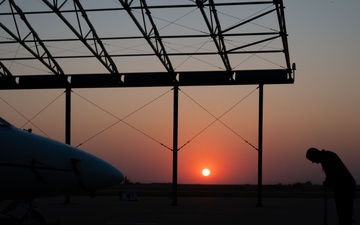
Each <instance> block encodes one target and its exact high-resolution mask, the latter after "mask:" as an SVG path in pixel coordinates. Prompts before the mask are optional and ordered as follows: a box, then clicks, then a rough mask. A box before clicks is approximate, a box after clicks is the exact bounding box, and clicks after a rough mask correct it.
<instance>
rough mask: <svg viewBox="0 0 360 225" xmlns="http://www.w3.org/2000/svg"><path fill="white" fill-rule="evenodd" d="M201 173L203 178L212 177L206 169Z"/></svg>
mask: <svg viewBox="0 0 360 225" xmlns="http://www.w3.org/2000/svg"><path fill="white" fill-rule="evenodd" d="M201 173H202V175H203V176H205V177H207V176H209V175H210V170H209V169H206V168H205V169H203V170H202V172H201Z"/></svg>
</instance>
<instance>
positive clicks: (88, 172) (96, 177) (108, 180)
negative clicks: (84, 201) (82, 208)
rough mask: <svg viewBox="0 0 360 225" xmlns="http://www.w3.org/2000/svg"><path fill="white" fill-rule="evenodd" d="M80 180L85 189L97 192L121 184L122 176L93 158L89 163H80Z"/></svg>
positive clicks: (110, 166)
mask: <svg viewBox="0 0 360 225" xmlns="http://www.w3.org/2000/svg"><path fill="white" fill-rule="evenodd" d="M81 164H82V165H81V168H82V171H83V172H82V173H81V172H80V179H81V180H82V182H83V185H84V186H85V188H86V189H89V190H99V189H103V188H106V187H111V186H114V185H116V184H119V183H121V182H122V181H123V180H124V175H123V174H122V173H121V172H120V171H119V170H118V169H117V168H115V167H114V166H112V165H111V164H109V163H107V162H105V161H103V160H101V159H99V158H94V159H93V160H92V161H91V162H86V163H85V162H81Z"/></svg>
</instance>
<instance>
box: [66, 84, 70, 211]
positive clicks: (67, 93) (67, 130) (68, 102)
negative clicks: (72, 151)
mask: <svg viewBox="0 0 360 225" xmlns="http://www.w3.org/2000/svg"><path fill="white" fill-rule="evenodd" d="M65 143H66V144H68V145H70V143H71V88H69V87H68V88H66V90H65ZM65 204H70V195H68V194H66V195H65Z"/></svg>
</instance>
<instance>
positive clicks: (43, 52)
mask: <svg viewBox="0 0 360 225" xmlns="http://www.w3.org/2000/svg"><path fill="white" fill-rule="evenodd" d="M3 3H4V2H3ZM9 4H10V8H11V12H12V13H13V14H14V15H15V11H16V14H18V15H19V16H20V18H21V20H22V21H23V22H24V23H25V25H26V26H27V28H28V29H29V30H30V32H29V33H28V34H27V35H25V36H22V35H21V31H20V30H19V26H18V20H17V18H16V17H15V16H13V18H14V23H15V27H16V34H15V33H13V32H12V31H11V30H10V29H8V28H7V27H6V26H5V25H4V24H3V23H1V22H0V27H2V28H3V29H4V30H5V31H6V32H7V33H8V34H9V35H10V36H11V37H12V38H13V39H14V40H16V42H18V43H19V44H21V45H22V46H23V47H24V48H25V49H27V50H28V51H29V52H30V53H31V54H32V55H33V56H34V57H35V58H36V59H38V60H39V61H40V62H41V63H42V64H44V65H45V66H46V67H47V68H48V69H49V70H50V71H51V72H52V73H54V74H55V75H63V74H64V72H63V70H62V69H61V67H60V65H59V64H58V63H57V62H56V60H55V59H54V57H53V56H52V55H51V53H50V51H49V50H48V49H47V48H46V46H45V44H44V42H43V41H42V40H41V39H40V37H39V36H38V34H37V33H36V31H35V30H34V29H33V27H32V26H31V24H30V22H29V21H28V20H27V18H26V15H25V14H24V13H23V11H22V10H21V9H20V7H19V6H17V5H16V4H15V2H14V0H9ZM14 10H15V11H14ZM19 22H20V21H19ZM30 37H32V38H33V39H32V43H33V44H34V45H35V50H33V49H32V48H31V47H30V46H28V45H27V43H29V42H27V39H28V38H30ZM8 74H10V73H8Z"/></svg>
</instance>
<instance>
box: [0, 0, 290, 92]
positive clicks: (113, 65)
mask: <svg viewBox="0 0 360 225" xmlns="http://www.w3.org/2000/svg"><path fill="white" fill-rule="evenodd" d="M15 1H16V0H3V1H1V2H0V5H1V6H2V8H3V9H5V7H3V6H4V5H5V4H9V10H8V11H6V10H0V21H1V22H0V31H1V30H4V31H5V32H6V34H7V36H6V37H5V36H4V35H0V52H1V51H2V52H5V53H7V52H11V51H9V50H8V49H9V48H10V47H13V49H12V52H15V51H16V49H15V50H14V48H15V47H14V46H18V45H19V44H20V45H21V46H22V47H23V48H24V49H21V51H22V52H21V53H22V54H15V56H14V55H11V54H1V55H0V89H17V88H18V89H23V88H27V89H31V88H63V87H65V86H66V87H76V88H94V87H135V86H140V87H142V86H172V85H174V81H176V83H177V84H179V85H241V84H274V83H293V82H294V73H293V70H294V68H295V67H294V66H293V67H291V61H290V54H289V44H288V41H287V35H288V34H287V31H286V23H285V14H284V5H283V1H282V0H271V1H270V0H269V1H259V0H252V1H240V0H239V1H229V2H223V1H221V2H217V1H216V0H194V1H192V2H190V3H189V1H186V3H181V2H180V1H179V2H177V3H171V2H170V3H168V2H164V3H161V4H159V3H157V4H156V2H157V1H146V0H139V1H133V0H119V1H118V2H115V1H113V2H111V4H113V5H112V6H107V5H106V7H103V8H101V7H102V4H97V5H96V7H94V4H95V3H90V2H87V1H80V0H42V1H41V2H40V1H36V3H37V4H40V3H41V4H42V5H40V6H41V7H42V8H41V7H40V8H41V9H37V8H36V9H35V7H34V8H31V7H29V5H30V4H31V3H30V1H31V0H29V1H26V3H24V2H21V3H20V1H18V3H17V4H16V3H15ZM39 2H40V3H39ZM109 2H110V1H109ZM27 4H28V5H27ZM91 4H92V5H91ZM108 4H109V3H108ZM244 7H249V8H251V9H253V8H257V7H259V10H258V11H255V12H254V13H252V14H249V15H247V16H246V17H244V18H241V17H242V13H240V12H239V11H240V10H242V9H243V8H244ZM168 10H169V13H167V11H168ZM189 11H190V12H189ZM171 12H175V13H178V12H184V13H183V14H182V15H183V16H184V17H185V16H186V15H187V14H190V13H192V16H193V17H194V18H196V20H194V21H190V22H189V21H186V17H185V19H184V20H185V21H186V22H187V23H186V22H184V23H186V24H185V25H183V24H181V23H180V22H178V20H180V19H183V17H176V18H173V17H171V16H168V17H165V16H164V17H162V14H161V13H164V14H165V15H166V13H167V14H171ZM242 12H245V13H246V12H247V11H242ZM109 14H111V15H112V16H113V17H116V16H119V17H121V21H116V20H115V21H106V24H105V25H102V26H103V27H99V25H98V24H99V18H101V16H99V15H104V17H105V16H106V15H109ZM36 16H47V17H49V18H51V19H53V20H58V21H60V22H61V23H62V24H63V25H65V26H63V25H62V27H66V28H68V29H70V31H71V32H70V33H72V34H73V35H68V33H69V32H68V31H67V32H64V35H60V36H59V37H55V38H54V37H52V36H51V35H47V34H46V33H45V32H47V31H46V30H44V29H42V28H41V26H39V25H38V24H32V23H34V22H33V20H31V19H32V18H33V17H36ZM9 18H12V19H11V20H10V19H9ZM28 18H29V19H28ZM228 18H230V19H229V20H231V23H230V22H228V21H225V19H228ZM59 19H60V20H59ZM270 20H273V21H272V25H271V28H268V27H267V26H268V25H267V24H266V25H261V23H262V22H264V23H268V21H270ZM3 21H4V22H3ZM5 21H6V22H5ZM9 21H12V22H11V23H9ZM129 21H130V22H129ZM122 23H124V24H126V26H124V27H121V26H120V25H121V24H122ZM164 24H165V25H164ZM199 24H200V25H201V24H202V25H203V26H202V27H200V25H199ZM116 25H119V26H116ZM104 27H106V28H108V29H109V30H110V32H106V33H105V34H104V33H102V32H103V31H104ZM164 27H166V28H167V27H171V29H172V30H173V31H177V30H178V29H179V32H168V31H167V30H166V29H164ZM249 27H251V29H250V28H249ZM269 27H270V26H269ZM99 28H101V29H99ZM134 28H135V29H134ZM257 28H259V29H257ZM169 30H170V29H169ZM135 31H136V32H135ZM139 34H140V35H139ZM209 40H210V41H209ZM134 43H137V44H134ZM272 43H276V44H277V46H276V47H274V46H271V44H272ZM9 46H10V47H9ZM54 46H55V47H54ZM58 46H61V48H63V49H65V50H64V51H59V50H58V49H56V47H58ZM69 46H71V47H69ZM72 46H76V47H79V48H81V47H85V49H86V52H81V51H71V50H68V49H71V48H72ZM119 46H125V47H122V48H121V49H120V50H118V49H119V48H120V47H119ZM138 46H145V47H141V48H140V47H138ZM54 49H55V50H54ZM149 49H150V50H149ZM56 50H58V51H56ZM25 51H26V52H25ZM28 53H30V55H29V54H28ZM267 56H274V57H275V56H276V59H277V60H278V59H281V62H280V63H279V62H276V63H273V64H274V65H275V66H274V67H269V68H268V67H265V66H263V67H261V68H257V67H256V66H255V67H253V68H249V67H246V68H244V69H238V67H239V65H242V62H243V61H246V60H248V59H249V58H251V59H260V60H261V59H264V58H265V59H267V58H266V57H267ZM257 57H258V58H257ZM147 59H151V60H153V61H154V62H159V65H158V67H156V68H157V69H154V70H152V71H148V72H147V71H145V72H144V68H145V67H142V64H143V63H146V62H147ZM77 60H82V62H84V61H86V63H87V65H92V64H93V63H92V61H90V60H96V61H98V62H100V64H101V65H102V66H103V67H102V69H104V68H105V69H106V71H107V72H105V73H104V72H94V71H91V70H90V71H89V70H87V69H86V68H87V67H86V66H84V67H83V68H81V70H80V71H81V72H78V70H77V72H72V70H71V69H65V68H68V67H69V66H68V64H66V63H68V62H72V63H74V62H76V61H77ZM127 60H134V61H135V62H136V63H135V66H134V67H133V68H130V64H128V63H127V62H128V61H127ZM142 60H144V61H142ZM34 61H38V62H40V63H41V64H43V65H44V66H45V67H46V68H47V70H48V71H47V72H46V73H45V74H43V73H33V72H29V73H24V74H19V72H18V70H14V67H13V66H11V67H10V66H9V64H10V63H11V64H13V63H18V65H22V64H21V63H23V62H34ZM153 61H152V62H153ZM188 61H191V63H192V64H191V65H195V66H198V65H199V64H201V65H205V66H208V67H206V69H205V68H204V69H202V68H201V67H200V66H199V67H198V68H197V69H193V68H192V67H191V66H189V67H185V66H183V67H182V68H185V69H182V70H179V69H178V68H179V65H182V64H185V63H187V62H188ZM264 61H265V60H264ZM266 61H267V62H269V61H271V60H266ZM279 61H280V60H279ZM28 64H29V63H27V65H28ZM37 64H38V63H37ZM37 64H36V65H37ZM189 64H190V63H189ZM212 65H214V66H213V67H212V68H216V69H211V66H212ZM254 65H259V64H257V63H254ZM35 67H36V66H35ZM9 68H11V69H9ZM129 68H130V69H129ZM139 68H141V70H139ZM209 68H210V69H209ZM100 70H101V69H100ZM145 70H146V69H145ZM15 71H16V72H15ZM64 71H66V72H64ZM164 71H165V72H164ZM54 75H62V77H63V78H55V76H54Z"/></svg>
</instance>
